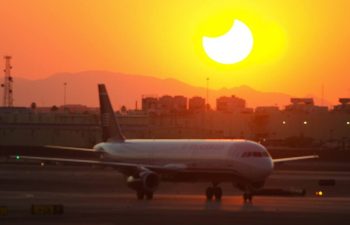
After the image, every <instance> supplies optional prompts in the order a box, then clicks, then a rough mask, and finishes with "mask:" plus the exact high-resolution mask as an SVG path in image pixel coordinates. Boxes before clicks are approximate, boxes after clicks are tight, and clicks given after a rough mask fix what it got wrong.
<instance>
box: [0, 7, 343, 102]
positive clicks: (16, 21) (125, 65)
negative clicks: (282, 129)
mask: <svg viewBox="0 0 350 225" xmlns="http://www.w3.org/2000/svg"><path fill="white" fill-rule="evenodd" d="M315 2H317V4H316V3H315ZM349 10H350V1H347V0H336V1H335V0H323V1H322V0H319V1H305V0H293V1H292V0H291V1H288V0H287V1H280V0H265V1H260V0H257V1H248V0H246V1H240V0H237V1H235V0H228V1H220V0H215V1H205V0H191V1H181V0H178V1H161V0H159V1H158V0H149V1H146V0H144V1H136V0H135V1H132V0H131V1H117V0H110V1H108V0H101V1H95V0H30V1H26V0H11V1H9V0H0V27H1V35H0V55H4V54H10V55H12V56H13V64H14V70H13V73H14V75H15V76H21V77H26V78H33V79H36V78H44V77H47V76H49V75H50V74H53V73H57V72H78V71H83V70H109V71H114V72H122V73H131V74H142V75H151V76H155V77H160V78H175V79H179V80H182V81H184V82H187V83H189V84H192V85H196V86H205V84H206V77H210V87H212V88H216V89H218V88H221V87H234V86H239V85H248V86H250V87H252V88H255V89H257V90H261V91H279V92H284V93H287V94H291V95H295V96H300V97H303V96H305V95H308V94H313V95H317V96H320V95H321V87H322V84H324V87H325V96H326V98H327V99H329V100H331V101H332V103H335V102H336V101H337V97H344V96H349V97H350V84H349V81H350V78H349V75H350V25H349V22H348V21H350V14H349ZM234 19H239V20H241V21H243V22H245V23H246V24H247V25H248V26H249V27H250V29H251V30H252V32H253V36H254V47H253V51H252V53H251V55H250V56H249V57H248V58H247V59H246V60H244V61H243V62H241V63H238V64H235V65H229V66H227V65H225V66H224V65H219V64H217V63H214V62H212V61H210V60H209V59H208V57H206V55H205V54H204V52H203V49H202V48H201V37H202V36H217V35H220V34H223V33H225V32H226V31H227V30H228V29H229V28H230V27H231V25H232V22H233V20H234ZM0 65H1V64H0Z"/></svg>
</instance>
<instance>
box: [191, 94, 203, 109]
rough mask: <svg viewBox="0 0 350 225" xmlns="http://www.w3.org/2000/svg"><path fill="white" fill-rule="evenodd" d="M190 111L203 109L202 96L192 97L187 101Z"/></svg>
mask: <svg viewBox="0 0 350 225" xmlns="http://www.w3.org/2000/svg"><path fill="white" fill-rule="evenodd" d="M188 107H189V111H190V112H202V111H205V99H204V98H202V97H198V96H195V97H192V98H190V100H189V102H188Z"/></svg>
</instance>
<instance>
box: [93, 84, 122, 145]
mask: <svg viewBox="0 0 350 225" xmlns="http://www.w3.org/2000/svg"><path fill="white" fill-rule="evenodd" d="M98 94H99V99H100V113H101V115H100V116H101V125H102V139H103V141H107V142H124V141H125V137H124V135H123V134H122V132H121V130H120V126H119V123H118V120H117V118H116V116H115V114H114V111H113V108H112V104H111V101H110V100H109V97H108V93H107V89H106V86H105V85H104V84H98Z"/></svg>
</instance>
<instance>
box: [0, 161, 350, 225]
mask: <svg viewBox="0 0 350 225" xmlns="http://www.w3.org/2000/svg"><path fill="white" fill-rule="evenodd" d="M330 177H331V178H333V179H336V182H337V183H336V186H335V187H326V188H321V187H319V186H318V183H317V180H318V179H323V178H330ZM207 185H208V184H204V183H195V184H186V183H180V184H172V183H164V184H161V186H160V188H159V191H158V192H157V193H156V195H155V199H154V200H152V201H147V200H143V201H138V200H136V199H135V194H134V192H133V191H131V190H129V189H128V188H127V187H126V185H125V184H124V180H123V177H122V176H121V175H119V174H118V173H116V172H115V171H113V170H111V169H107V170H106V169H99V168H84V167H63V166H46V167H40V166H16V165H1V166H0V206H6V207H7V208H8V213H7V215H3V216H0V224H48V223H50V224H204V225H205V224H345V223H347V221H349V219H350V216H349V215H350V194H349V193H348V191H349V187H350V173H349V172H310V171H308V172H306V171H276V173H274V174H273V175H272V176H271V179H270V180H269V181H268V182H267V184H266V186H267V187H284V186H287V187H302V188H305V189H306V190H307V196H306V197H259V196H256V197H255V198H254V200H253V203H252V204H244V203H243V201H242V197H241V193H240V192H239V191H237V190H235V189H234V188H233V187H232V185H231V184H224V185H222V188H223V190H224V195H225V196H224V198H223V200H222V201H221V202H216V201H212V202H207V201H206V199H205V197H204V194H203V193H204V189H205V188H206V186H207ZM317 190H322V191H324V193H325V196H324V197H317V196H315V195H314V192H315V191H317ZM32 204H62V205H63V206H64V214H63V215H31V211H30V207H31V205H32Z"/></svg>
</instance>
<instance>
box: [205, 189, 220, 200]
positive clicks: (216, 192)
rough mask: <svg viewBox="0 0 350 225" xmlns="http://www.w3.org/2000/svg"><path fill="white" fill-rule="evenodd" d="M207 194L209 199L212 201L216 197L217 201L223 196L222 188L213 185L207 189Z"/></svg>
mask: <svg viewBox="0 0 350 225" xmlns="http://www.w3.org/2000/svg"><path fill="white" fill-rule="evenodd" d="M205 195H206V196H207V200H208V201H211V200H212V199H213V197H215V200H216V201H220V200H221V198H222V189H221V187H218V186H217V185H213V187H208V188H207V190H206V191H205Z"/></svg>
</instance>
